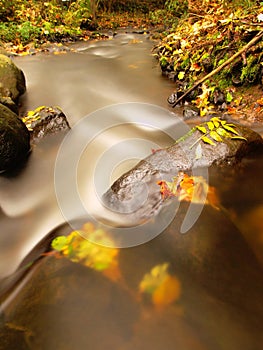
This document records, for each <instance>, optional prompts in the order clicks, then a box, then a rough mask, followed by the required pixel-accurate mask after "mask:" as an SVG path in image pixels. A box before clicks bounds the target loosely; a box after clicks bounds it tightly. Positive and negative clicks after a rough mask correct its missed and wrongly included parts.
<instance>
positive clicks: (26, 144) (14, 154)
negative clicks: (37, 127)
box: [0, 104, 30, 172]
mask: <svg viewBox="0 0 263 350" xmlns="http://www.w3.org/2000/svg"><path fill="white" fill-rule="evenodd" d="M29 150H30V134H29V131H28V129H27V128H26V126H25V124H24V123H23V122H22V120H20V119H19V118H18V117H17V115H16V114H15V113H13V112H12V111H11V110H10V109H9V108H7V107H6V106H4V105H2V104H0V172H3V171H9V170H13V169H15V168H16V167H17V166H19V165H20V164H21V163H22V162H23V161H24V160H25V159H26V158H27V155H28V153H29Z"/></svg>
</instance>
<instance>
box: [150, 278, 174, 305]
mask: <svg viewBox="0 0 263 350" xmlns="http://www.w3.org/2000/svg"><path fill="white" fill-rule="evenodd" d="M180 295H181V283H180V281H179V280H178V278H176V277H175V276H170V275H168V276H167V277H166V278H165V280H164V281H163V283H162V284H161V285H160V286H159V287H158V288H156V290H155V291H154V293H153V295H152V301H153V304H154V305H156V306H166V305H169V304H171V303H173V302H174V301H176V300H178V299H179V297H180Z"/></svg>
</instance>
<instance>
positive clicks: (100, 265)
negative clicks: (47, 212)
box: [51, 223, 118, 275]
mask: <svg viewBox="0 0 263 350" xmlns="http://www.w3.org/2000/svg"><path fill="white" fill-rule="evenodd" d="M84 237H85V238H84ZM93 242H97V243H101V244H105V245H107V246H108V245H113V244H112V243H113V242H110V238H109V237H108V235H107V233H106V232H105V231H104V230H102V229H96V228H95V226H94V225H93V224H92V223H86V224H84V225H83V227H82V230H81V231H73V232H71V233H70V234H69V235H68V236H58V237H56V238H54V239H53V241H52V243H51V247H52V248H53V249H54V250H56V251H58V252H59V253H60V254H61V255H62V256H64V257H66V258H68V259H70V260H71V261H73V262H75V263H80V264H82V265H85V266H88V267H90V268H92V269H94V270H96V271H106V270H108V269H109V270H111V275H112V271H115V272H116V275H118V274H117V271H118V269H117V267H118V263H117V260H116V259H117V256H118V249H116V248H109V247H107V246H102V245H99V244H97V243H93ZM110 243H111V244H110Z"/></svg>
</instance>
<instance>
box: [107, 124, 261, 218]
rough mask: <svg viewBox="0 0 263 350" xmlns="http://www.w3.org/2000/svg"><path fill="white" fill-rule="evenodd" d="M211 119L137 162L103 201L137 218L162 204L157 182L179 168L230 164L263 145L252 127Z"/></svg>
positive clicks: (191, 168)
mask: <svg viewBox="0 0 263 350" xmlns="http://www.w3.org/2000/svg"><path fill="white" fill-rule="evenodd" d="M211 120H212V119H211ZM213 120H214V122H215V123H213V122H211V121H210V122H208V123H203V124H200V125H199V126H197V127H194V128H192V129H191V130H190V131H189V132H188V133H187V134H186V135H184V136H183V137H181V138H180V139H179V140H177V142H175V143H174V144H173V145H172V146H170V147H167V148H164V149H160V150H157V151H155V152H154V153H153V154H151V155H150V156H148V157H147V158H145V159H144V160H142V161H140V162H139V163H138V164H137V165H136V166H135V167H134V168H133V169H131V170H130V171H128V172H127V173H126V174H124V175H123V176H121V177H120V178H119V179H118V180H117V181H115V182H114V184H113V185H112V187H111V188H110V189H109V190H108V191H107V192H106V193H105V194H104V196H103V201H104V204H105V205H106V206H107V207H108V208H110V209H111V210H114V211H117V212H119V213H123V214H128V213H132V215H133V216H137V218H138V219H139V220H140V219H141V218H145V217H150V216H151V215H153V214H154V213H156V212H158V211H159V209H160V207H161V205H162V196H161V193H160V188H159V186H158V185H157V182H158V181H161V180H168V181H171V179H172V178H173V177H175V176H177V175H178V173H179V172H180V171H183V172H191V171H192V170H193V169H197V168H207V167H210V166H211V165H216V166H233V165H234V164H236V163H238V162H239V161H240V160H241V159H242V158H243V157H244V156H246V155H248V154H249V153H250V151H252V150H253V149H257V148H260V147H262V145H263V140H262V138H261V136H260V135H259V134H257V133H256V132H254V131H253V130H251V129H249V128H247V127H244V126H241V125H238V124H228V123H227V122H226V121H223V120H220V119H219V118H213ZM212 124H213V125H212ZM142 197H143V198H142ZM127 219H128V218H127Z"/></svg>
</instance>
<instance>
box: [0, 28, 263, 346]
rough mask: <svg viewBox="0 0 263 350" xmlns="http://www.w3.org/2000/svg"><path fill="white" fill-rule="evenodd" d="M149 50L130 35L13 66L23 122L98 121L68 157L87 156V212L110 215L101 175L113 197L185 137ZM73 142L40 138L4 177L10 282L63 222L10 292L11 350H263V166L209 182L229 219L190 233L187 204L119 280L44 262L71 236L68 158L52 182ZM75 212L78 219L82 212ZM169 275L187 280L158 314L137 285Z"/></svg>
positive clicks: (256, 163)
mask: <svg viewBox="0 0 263 350" xmlns="http://www.w3.org/2000/svg"><path fill="white" fill-rule="evenodd" d="M152 45H153V43H152V42H150V41H149V39H148V37H147V36H146V35H136V34H119V35H117V36H116V37H114V38H113V39H112V40H109V41H100V42H89V43H76V44H73V45H72V46H71V47H72V48H74V50H75V52H67V53H65V54H59V55H55V54H52V53H40V54H37V55H36V56H31V57H29V56H27V57H19V58H16V59H15V62H16V64H17V65H18V66H19V67H21V68H22V69H23V71H24V73H25V75H26V79H27V86H28V89H27V93H26V95H25V96H24V98H23V101H22V102H23V109H24V110H25V111H26V110H31V109H34V108H36V107H38V106H40V105H47V106H52V105H58V106H60V107H61V108H62V110H63V111H64V113H65V114H66V115H67V117H68V120H69V123H70V124H71V126H72V127H73V128H74V127H75V126H76V125H81V124H78V123H81V122H82V121H84V120H85V121H86V120H87V121H89V120H90V121H91V120H92V123H91V124H90V125H89V124H88V123H86V122H85V125H84V127H83V130H82V131H83V133H84V134H85V133H87V135H90V134H92V132H93V130H94V135H95V136H94V139H92V140H91V141H90V142H89V143H88V145H87V147H80V142H81V141H82V140H81V139H80V140H78V139H75V140H74V144H72V147H70V146H71V145H69V147H68V148H67V152H68V153H69V159H70V157H71V156H72V154H73V155H74V152H75V151H76V150H80V151H81V152H80V154H78V159H77V163H76V164H77V166H76V174H75V175H74V176H75V177H76V182H77V189H78V193H79V197H80V199H81V201H82V203H83V206H85V207H86V208H87V210H88V211H89V212H94V213H95V214H98V215H100V214H101V215H102V214H103V213H101V208H100V206H99V203H98V200H97V196H96V193H95V192H94V183H96V181H95V182H94V176H95V175H96V176H95V177H96V179H98V181H99V182H100V186H101V187H100V190H101V191H102V192H103V191H105V190H107V188H108V187H109V186H110V185H111V184H112V182H113V181H114V180H115V179H117V178H118V177H119V176H120V175H121V174H123V173H124V172H126V171H127V170H128V169H130V168H131V167H132V166H133V165H134V164H136V163H137V162H138V160H140V159H142V158H145V157H146V156H147V155H148V154H150V153H151V152H152V149H156V148H160V147H165V146H168V145H170V144H172V142H174V138H175V137H176V135H177V134H178V135H179V134H180V128H179V125H180V122H179V121H180V109H176V110H173V111H169V110H168V109H167V105H166V98H167V96H168V95H169V94H170V93H171V91H172V90H173V84H172V83H171V82H170V81H168V80H166V79H164V78H162V76H161V73H160V69H159V67H158V66H157V64H156V61H155V60H154V59H153V57H152V56H151V54H150V50H151V47H152ZM130 103H133V104H130ZM112 105H113V106H114V105H117V106H118V108H117V107H112ZM133 108H135V109H133ZM120 110H121V111H122V113H120ZM134 110H136V111H137V112H136V113H138V115H136V118H135V116H134V113H133V111H134ZM115 112H116V115H115V114H114V113H115ZM118 113H119V114H118ZM87 116H88V118H87V119H85V118H86V117H87ZM149 116H150V119H151V122H150V123H149V122H148V120H149ZM107 118H109V121H108V120H107ZM114 118H115V119H114ZM116 118H117V119H116ZM116 120H118V123H119V124H118V123H116ZM131 120H136V123H131ZM138 120H139V122H138ZM111 123H112V127H109V125H111ZM117 124H118V125H117ZM156 126H159V127H156ZM184 127H187V126H186V125H184ZM87 128H88V129H87ZM98 130H102V132H101V133H98ZM257 130H258V131H259V132H262V128H260V127H259V128H257ZM181 131H182V130H181ZM65 137H66V135H65V134H60V135H55V136H50V137H47V138H45V139H43V140H42V141H41V142H39V143H38V144H37V145H35V146H34V147H33V150H32V154H31V156H30V158H29V160H28V162H27V164H26V165H25V167H24V169H22V170H21V172H20V173H18V174H17V175H14V176H12V177H5V176H2V177H1V178H0V206H1V212H0V222H1V235H0V256H1V259H0V278H2V277H4V276H8V275H10V274H11V273H12V272H13V271H14V270H15V269H16V267H17V266H18V265H19V263H20V262H21V261H22V260H23V258H24V257H25V256H26V255H27V253H28V252H30V251H31V250H32V249H33V248H34V246H35V245H36V244H37V243H38V242H39V241H41V239H42V238H43V237H45V236H46V235H47V234H48V233H49V232H50V231H51V230H53V229H54V228H55V227H57V226H58V225H60V224H61V226H60V227H59V228H56V229H55V230H54V231H52V232H51V233H50V234H49V235H48V236H46V238H44V240H43V241H42V242H41V244H40V245H38V246H37V247H36V248H35V249H33V250H32V251H31V253H30V256H28V257H27V258H26V260H25V261H24V262H23V263H22V267H20V269H19V270H18V271H17V272H16V273H15V274H13V275H11V276H10V277H7V278H5V279H3V280H2V281H1V282H2V284H1V285H0V301H1V308H0V349H3V350H13V349H15V350H16V349H33V350H35V349H43V350H47V349H58V350H65V349H66V350H67V349H69V350H72V349H80V350H82V349H92V350H104V349H106V348H108V349H119V350H131V349H136V350H140V349H144V350H162V349H166V350H174V349H179V350H236V349H239V350H261V349H262V347H263V337H262V321H263V307H262V305H263V303H262V295H263V275H262V265H263V244H262V242H263V239H262V237H263V227H262V215H263V191H262V174H263V168H262V164H263V163H262V155H260V154H257V155H253V156H250V157H247V158H245V159H244V160H243V161H242V163H241V165H240V166H238V167H236V168H228V169H219V168H213V167H212V168H211V169H210V170H209V179H208V180H209V183H210V185H212V186H215V188H216V190H217V195H218V199H219V202H220V205H221V207H222V208H221V210H217V209H215V208H212V207H211V206H205V207H204V208H203V210H202V212H201V215H200V217H199V218H198V220H197V221H196V223H195V224H194V225H193V226H192V227H191V229H190V230H189V232H187V233H186V234H184V235H182V234H180V225H181V223H182V220H183V219H184V217H185V214H186V212H187V210H188V205H187V204H181V205H180V208H179V211H178V213H177V215H175V217H174V219H173V220H172V222H171V223H170V225H168V226H167V227H166V228H165V230H164V231H163V232H162V233H161V234H160V235H158V237H155V238H154V239H152V240H151V241H149V242H147V243H145V244H141V245H138V246H136V247H132V248H125V249H120V250H119V252H118V265H117V267H118V269H117V268H116V266H115V270H113V271H111V273H110V274H109V275H105V274H103V272H102V271H98V270H96V269H94V268H92V267H90V266H89V267H87V266H83V262H81V263H77V262H76V261H75V262H74V261H73V262H72V261H70V260H67V259H66V258H64V259H63V258H59V259H58V258H57V257H55V256H54V254H53V255H52V254H46V253H47V252H48V251H49V249H50V242H51V241H52V239H53V238H54V237H55V236H56V235H61V234H69V233H70V231H71V230H72V227H70V226H69V225H68V224H67V223H65V222H66V221H67V219H68V218H67V217H66V218H65V217H64V216H63V214H64V212H63V210H62V212H61V203H58V201H57V197H56V189H58V188H61V189H62V193H60V195H62V197H64V196H65V198H66V199H67V198H71V197H70V190H71V188H69V186H71V185H72V183H70V182H68V176H69V174H71V170H72V169H70V168H69V167H70V166H72V164H73V163H72V162H67V154H64V155H63V156H64V157H65V159H63V157H62V160H63V161H62V163H61V164H62V165H63V164H64V167H63V166H61V167H60V168H59V176H55V169H56V164H57V163H58V159H57V157H58V155H59V154H61V148H60V147H61V145H63V142H65V140H66V138H65ZM123 154H124V156H123ZM120 156H122V158H121V157H120ZM112 159H113V160H114V162H115V163H114V166H112V165H111V163H110V161H111V160H112ZM74 164H75V163H74ZM94 174H95V175H94ZM69 177H70V176H69ZM57 181H59V183H58V182H57ZM70 204H72V203H69V205H70ZM69 208H70V213H69V216H70V218H72V219H74V217H75V216H78V211H77V210H76V207H75V206H74V205H73V206H72V205H71V206H69ZM164 209H165V208H164ZM75 210H76V213H75ZM164 214H165V210H164ZM156 220H159V219H158V218H157V219H156V218H155V221H153V225H154V224H156V225H157V224H159V222H157V221H156ZM78 224H79V222H78ZM43 252H45V254H44V255H43V254H42V253H43ZM163 264H168V265H169V271H170V273H171V274H172V280H173V281H175V280H176V281H177V282H176V283H177V284H176V286H177V287H176V288H177V289H176V290H175V289H173V293H175V294H176V298H174V300H172V302H171V300H170V302H169V298H171V295H169V293H168V294H161V296H162V302H163V304H162V305H158V303H156V300H155V303H154V302H153V300H151V297H150V296H145V295H141V294H140V291H139V286H140V283H141V281H142V280H143V278H144V276H148V279H149V273H150V272H151V271H152V270H151V269H153V268H154V267H156V266H157V267H158V268H160V266H163ZM168 265H167V266H168ZM155 271H156V270H155ZM153 277H155V278H156V277H158V274H156V272H155V273H152V278H153ZM170 281H171V279H170ZM159 292H160V291H159ZM162 293H163V292H162ZM175 294H172V296H174V295H175ZM159 297H160V295H159ZM167 300H168V301H167Z"/></svg>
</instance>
